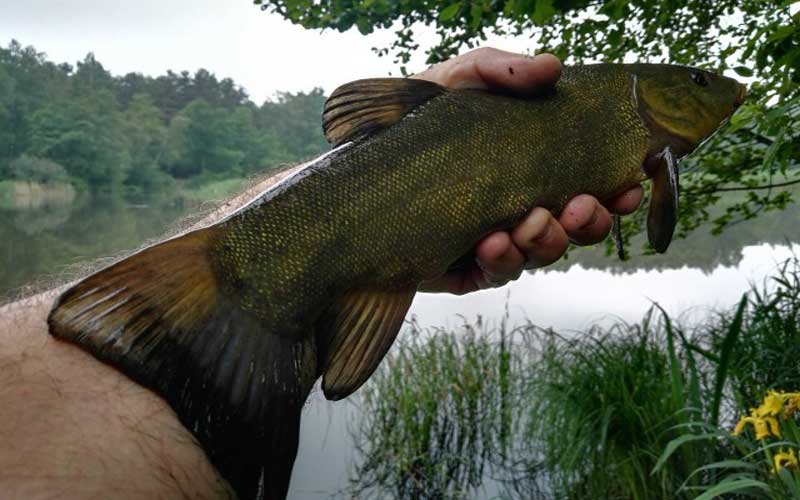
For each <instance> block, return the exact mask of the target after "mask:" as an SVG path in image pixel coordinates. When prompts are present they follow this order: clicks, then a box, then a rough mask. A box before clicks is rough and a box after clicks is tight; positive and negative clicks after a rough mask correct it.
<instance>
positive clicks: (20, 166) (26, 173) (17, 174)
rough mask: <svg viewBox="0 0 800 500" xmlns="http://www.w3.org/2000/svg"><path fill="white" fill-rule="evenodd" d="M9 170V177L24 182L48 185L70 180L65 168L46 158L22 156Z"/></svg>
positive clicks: (14, 161) (13, 161) (12, 162)
mask: <svg viewBox="0 0 800 500" xmlns="http://www.w3.org/2000/svg"><path fill="white" fill-rule="evenodd" d="M8 170H9V177H11V178H12V179H18V180H22V181H29V182H38V183H40V184H48V183H51V182H67V180H68V176H67V171H66V170H64V167H62V166H61V165H59V164H58V163H56V162H54V161H50V160H48V159H46V158H36V157H34V156H28V155H22V156H20V157H19V158H16V159H14V160H12V161H11V163H10V165H9V169H8Z"/></svg>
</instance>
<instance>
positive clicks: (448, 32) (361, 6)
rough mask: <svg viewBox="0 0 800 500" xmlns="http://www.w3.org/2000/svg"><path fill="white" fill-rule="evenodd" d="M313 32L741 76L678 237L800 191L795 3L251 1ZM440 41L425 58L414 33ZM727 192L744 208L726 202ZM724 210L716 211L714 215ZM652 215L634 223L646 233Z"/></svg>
mask: <svg viewBox="0 0 800 500" xmlns="http://www.w3.org/2000/svg"><path fill="white" fill-rule="evenodd" d="M254 3H256V4H258V5H261V7H262V9H264V10H270V11H272V12H276V13H278V14H280V15H282V16H283V17H285V18H286V19H288V20H290V21H292V22H294V23H296V24H300V25H301V26H304V27H306V28H314V29H325V28H332V29H336V30H339V31H346V30H348V29H350V28H351V27H353V26H356V27H357V28H358V29H359V31H360V32H361V33H364V34H367V33H370V32H371V31H372V30H374V29H392V30H394V32H395V39H394V41H393V42H392V43H391V45H390V46H389V47H381V48H377V49H375V50H376V52H377V53H378V54H379V55H389V54H391V55H392V56H394V58H395V61H396V62H397V63H398V64H401V65H403V71H404V72H405V71H406V70H405V65H406V64H407V63H408V62H409V60H410V57H411V54H413V53H416V52H418V51H420V50H424V51H425V53H426V54H427V62H428V63H436V62H440V61H442V60H445V59H448V58H450V57H452V56H454V55H455V54H457V53H459V52H461V51H463V50H464V49H465V48H471V47H474V46H476V45H478V44H480V43H482V42H483V41H485V40H486V39H487V35H489V34H495V35H501V36H527V37H530V47H531V50H532V51H536V52H539V51H550V52H553V53H555V54H556V55H558V56H559V57H561V58H562V59H563V60H564V61H565V62H566V63H568V64H580V63H587V62H597V61H606V62H622V61H649V62H668V63H677V64H688V65H693V66H701V67H706V68H709V69H712V70H715V71H720V72H723V71H726V70H729V71H728V72H729V73H730V72H735V73H736V74H738V75H739V76H740V77H744V78H745V79H746V81H747V83H749V85H750V91H749V97H748V100H747V105H746V106H745V107H744V109H743V110H742V111H741V112H740V113H738V114H737V115H736V116H735V117H734V118H733V120H732V121H731V126H730V127H728V128H727V129H726V130H725V131H724V133H723V134H719V135H717V136H716V137H715V139H714V140H713V142H711V143H709V144H707V145H706V146H705V147H704V148H702V150H700V151H698V152H696V153H695V155H694V156H693V157H692V158H691V160H690V161H687V163H686V165H687V166H688V167H689V168H688V169H687V170H688V172H689V173H690V175H686V176H684V182H685V184H684V186H685V190H684V191H685V192H684V194H685V196H684V197H683V201H684V205H683V208H682V211H681V214H680V226H679V228H680V230H679V236H682V235H686V234H687V233H688V232H690V231H692V230H693V229H695V228H696V227H698V226H699V225H701V224H703V223H706V222H710V223H711V227H712V229H713V230H714V231H715V232H719V231H722V230H723V229H724V228H725V227H727V226H729V225H731V224H733V223H735V222H737V221H740V220H743V219H749V218H752V217H755V216H756V215H757V214H759V213H762V212H764V211H768V210H774V209H781V208H783V207H785V206H786V205H787V204H788V203H789V202H790V201H791V197H790V195H789V193H788V192H786V191H785V190H783V189H781V188H782V187H783V185H784V184H786V183H798V182H800V170H799V169H800V165H798V162H800V121H799V120H798V115H800V14H798V8H797V6H796V5H794V6H793V4H796V2H794V1H793V0H715V1H709V0H669V1H665V0H348V1H338V0H336V1H334V0H320V1H318V2H313V3H311V2H299V1H297V0H254ZM423 26H427V27H429V28H433V29H434V30H435V32H436V35H437V36H438V40H437V42H436V43H435V44H434V45H433V46H430V47H420V46H419V44H418V42H417V41H416V37H415V32H416V31H419V30H420V28H421V27H423ZM730 191H733V192H740V193H741V196H729V195H723V193H728V192H730ZM715 205H718V206H719V208H715V209H712V207H714V206H715ZM643 222H644V221H643V214H639V217H638V218H635V217H634V218H631V219H630V220H628V221H626V225H625V230H626V232H627V233H628V234H633V233H636V232H639V231H641V229H642V228H643Z"/></svg>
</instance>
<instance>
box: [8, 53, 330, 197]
mask: <svg viewBox="0 0 800 500" xmlns="http://www.w3.org/2000/svg"><path fill="white" fill-rule="evenodd" d="M324 101H325V96H324V95H323V93H322V90H321V89H315V90H312V91H311V92H308V93H305V92H298V93H290V92H286V93H279V94H278V95H277V96H275V98H274V99H273V100H269V101H266V102H264V103H262V104H261V105H257V104H256V103H254V102H252V101H251V100H250V99H249V97H248V95H247V92H245V90H244V89H242V88H241V87H240V86H238V85H237V84H236V83H235V82H234V81H233V80H231V79H229V78H223V79H218V78H217V77H216V76H215V75H214V74H213V73H210V72H209V71H207V70H205V69H200V70H198V71H196V72H195V73H194V74H190V73H189V72H187V71H182V72H179V73H176V72H173V71H168V72H167V73H166V74H165V75H160V76H156V77H151V76H145V75H142V74H139V73H128V74H126V75H123V76H114V75H111V74H110V73H109V72H108V71H107V70H106V69H105V68H104V67H103V65H102V63H101V62H100V61H98V60H97V59H95V57H94V55H92V54H88V55H87V56H86V58H85V59H84V60H83V61H79V62H78V63H77V64H76V65H75V66H72V65H71V64H67V63H55V62H51V61H49V60H48V59H47V57H46V55H45V54H44V53H42V52H39V51H37V50H36V49H35V48H33V47H23V46H22V45H21V44H20V43H18V42H17V41H11V42H10V44H9V45H8V46H7V47H0V182H3V181H5V182H8V181H14V182H16V183H17V186H18V185H19V183H27V184H37V185H39V186H50V185H61V184H64V183H67V184H69V185H71V186H72V187H73V188H74V189H76V190H78V191H81V192H84V191H86V192H91V193H100V192H103V193H108V192H111V193H117V194H119V195H122V196H127V197H131V196H133V197H142V196H152V195H158V194H163V193H171V192H174V191H176V190H177V191H178V192H179V194H180V193H187V196H188V197H189V198H191V197H202V196H206V195H215V194H217V192H218V191H219V189H214V188H212V189H210V190H209V189H207V188H206V186H207V185H209V184H212V183H215V184H218V183H220V182H223V183H227V184H228V187H229V188H230V187H231V185H234V184H236V182H237V181H239V182H241V180H242V179H244V178H246V177H248V176H250V175H252V174H254V173H257V172H262V171H264V170H265V169H268V168H270V167H274V166H277V165H279V164H282V163H286V162H292V161H298V160H301V159H303V158H308V157H311V156H314V155H316V154H318V153H320V152H321V151H323V150H325V149H326V148H327V144H326V143H325V140H324V138H323V136H322V131H321V127H320V116H321V114H322V106H323V103H324ZM9 186H10V184H7V185H6V188H5V189H6V191H8V190H9V189H11V188H10V187H9ZM216 188H220V185H219V184H218V185H217V186H216ZM14 189H17V188H16V187H15V188H14ZM43 189H44V188H43ZM6 194H7V193H6Z"/></svg>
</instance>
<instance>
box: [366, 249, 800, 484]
mask: <svg viewBox="0 0 800 500" xmlns="http://www.w3.org/2000/svg"><path fill="white" fill-rule="evenodd" d="M798 311H800V261H799V260H798V259H796V258H795V259H792V260H790V261H787V262H786V263H785V264H784V265H783V266H782V267H781V268H779V269H778V271H777V272H776V274H775V276H774V277H773V278H772V280H771V282H770V284H769V286H764V287H763V288H759V287H755V286H754V287H753V288H752V290H751V291H750V292H749V293H748V294H747V295H746V296H745V297H743V299H742V300H741V301H740V302H739V304H737V305H736V306H735V307H733V308H731V309H730V310H726V311H721V312H719V313H717V314H715V315H712V316H711V317H710V318H708V319H707V320H706V321H705V322H703V323H698V324H693V325H690V326H689V327H685V326H681V325H679V324H677V323H676V322H675V321H674V320H673V319H671V318H669V317H668V316H667V315H666V313H664V312H663V311H661V310H660V309H659V308H658V306H654V307H653V308H652V309H651V311H650V312H648V313H647V315H646V316H645V317H644V318H643V320H642V321H641V322H640V323H639V324H634V325H629V324H625V323H617V324H615V325H613V326H611V327H610V328H608V329H601V328H592V329H590V330H589V331H586V332H570V333H568V334H565V335H559V334H557V333H555V332H552V331H549V330H542V329H539V328H537V327H535V326H533V325H528V326H525V327H522V328H519V329H517V330H515V331H513V332H511V333H507V332H506V330H505V329H504V328H502V327H501V328H500V330H499V332H498V331H493V330H487V329H485V328H483V327H482V326H480V325H478V326H476V327H469V326H467V327H466V328H465V330H464V332H463V333H462V332H461V331H454V332H449V331H437V332H433V333H430V332H424V333H422V334H420V333H418V332H417V333H416V334H415V336H412V338H411V339H405V340H402V339H401V341H400V342H401V343H400V345H399V346H398V347H397V348H396V349H394V350H393V351H392V352H390V354H389V356H388V357H387V360H386V362H385V363H383V364H382V366H381V367H380V368H379V371H378V372H377V374H376V375H375V376H374V377H373V378H372V379H370V381H369V382H368V383H367V384H366V386H365V388H364V389H363V390H362V395H363V396H364V399H363V401H362V410H363V415H364V416H363V417H362V420H361V421H360V422H359V425H358V427H357V428H356V429H354V431H355V437H356V440H357V443H358V444H359V449H360V451H361V459H360V460H359V464H358V467H357V468H356V470H355V472H354V474H353V476H352V479H351V480H352V481H353V482H354V486H353V488H352V489H353V490H354V491H356V492H359V493H363V492H368V493H370V494H371V495H373V496H374V495H375V494H377V493H376V492H378V493H383V494H386V495H387V496H389V497H392V498H417V497H420V496H421V497H425V495H426V492H437V494H436V495H433V496H435V497H436V498H462V497H464V496H469V495H472V494H475V492H476V491H478V489H479V488H480V487H481V485H482V484H483V482H485V481H486V479H487V478H492V479H494V480H495V481H498V482H499V483H500V486H501V487H502V490H503V491H502V493H503V494H502V496H503V497H504V498H505V497H510V498H525V499H532V498H541V499H545V498H547V499H551V498H559V499H581V500H582V499H585V498H614V499H637V500H639V499H642V500H646V499H658V500H660V499H663V498H676V499H687V500H688V499H693V498H696V497H697V496H698V495H705V496H704V497H703V498H714V497H715V495H721V494H723V493H724V492H726V491H727V492H734V491H735V492H736V493H737V494H738V495H745V494H753V495H759V494H760V496H761V497H762V498H771V499H783V498H795V497H794V496H793V495H795V493H796V492H797V488H798V485H799V484H800V480H798V478H800V475H798V474H797V472H796V471H795V472H793V473H792V474H793V475H792V476H787V477H784V476H786V473H781V474H782V475H781V474H778V475H776V474H773V473H772V472H771V468H772V463H773V462H774V460H773V459H774V456H775V454H776V453H777V452H778V451H779V448H795V447H798V446H800V445H798V444H793V443H795V441H797V442H798V443H800V441H798V438H800V431H792V432H797V434H796V435H793V436H790V435H789V434H790V432H789V431H790V430H791V429H796V426H795V427H792V426H791V425H790V423H789V422H786V421H784V420H781V421H780V422H781V423H780V425H781V429H786V431H785V434H784V435H783V437H782V438H777V437H776V438H774V439H773V441H771V442H770V443H769V446H768V447H765V446H762V444H763V443H755V442H754V441H753V440H752V439H750V438H748V437H744V436H731V431H732V430H733V427H734V423H735V419H736V418H738V416H740V415H748V414H750V407H751V406H757V404H758V403H757V400H758V399H760V398H761V397H762V396H763V395H764V393H765V392H766V391H767V389H784V388H785V389H786V390H787V391H788V390H791V391H797V389H798V388H800V370H799V369H798V368H797V363H796V360H797V355H798V353H797V347H796V344H797V343H798V342H797V337H796V334H797V325H798V323H800V314H798ZM476 373H479V374H480V376H477V377H476V375H475V374H476ZM797 396H798V397H797V399H796V401H798V402H800V393H799V394H797ZM792 425H793V424H792ZM782 439H788V440H789V441H791V443H786V442H783V441H782ZM454 457H459V460H458V461H456V460H455V458H454ZM454 463H455V464H457V465H452V464H454ZM445 464H451V466H452V467H453V471H455V472H454V473H451V476H449V479H448V477H446V476H444V475H442V474H441V469H439V468H437V466H438V467H442V468H445ZM464 471H470V472H471V473H472V474H471V475H470V474H466V473H465V472H464ZM478 472H479V473H480V477H479V476H478V474H477V473H478ZM414 487H419V488H421V490H420V491H422V493H419V492H418V491H416V490H414V489H413V488H414ZM753 487H754V488H755V489H753ZM415 495H417V496H415ZM737 498H739V497H737Z"/></svg>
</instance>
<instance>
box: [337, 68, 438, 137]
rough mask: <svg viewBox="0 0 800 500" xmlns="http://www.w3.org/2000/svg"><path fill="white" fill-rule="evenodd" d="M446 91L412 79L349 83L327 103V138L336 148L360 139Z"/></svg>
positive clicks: (432, 84) (366, 80)
mask: <svg viewBox="0 0 800 500" xmlns="http://www.w3.org/2000/svg"><path fill="white" fill-rule="evenodd" d="M445 90H446V89H445V88H444V87H442V86H441V85H439V84H436V83H433V82H429V81H427V80H417V79H413V78H368V79H365V80H356V81H354V82H350V83H346V84H344V85H342V86H341V87H339V88H337V89H336V90H334V91H333V94H331V96H330V97H329V98H328V100H327V101H325V111H324V112H323V113H322V129H323V130H324V131H325V138H326V139H327V140H328V142H330V143H331V145H333V146H338V145H339V144H341V143H343V142H347V141H352V140H355V139H359V138H361V137H364V136H365V135H367V134H369V133H372V132H375V131H377V130H381V129H384V128H386V127H388V126H390V125H392V124H394V123H397V122H398V121H400V119H401V118H403V117H404V116H405V115H406V114H407V113H408V112H409V111H411V110H412V109H414V108H416V107H417V106H419V105H420V104H423V103H425V102H427V101H428V100H429V99H431V98H432V97H434V96H437V95H439V94H441V93H442V92H444V91H445Z"/></svg>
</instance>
